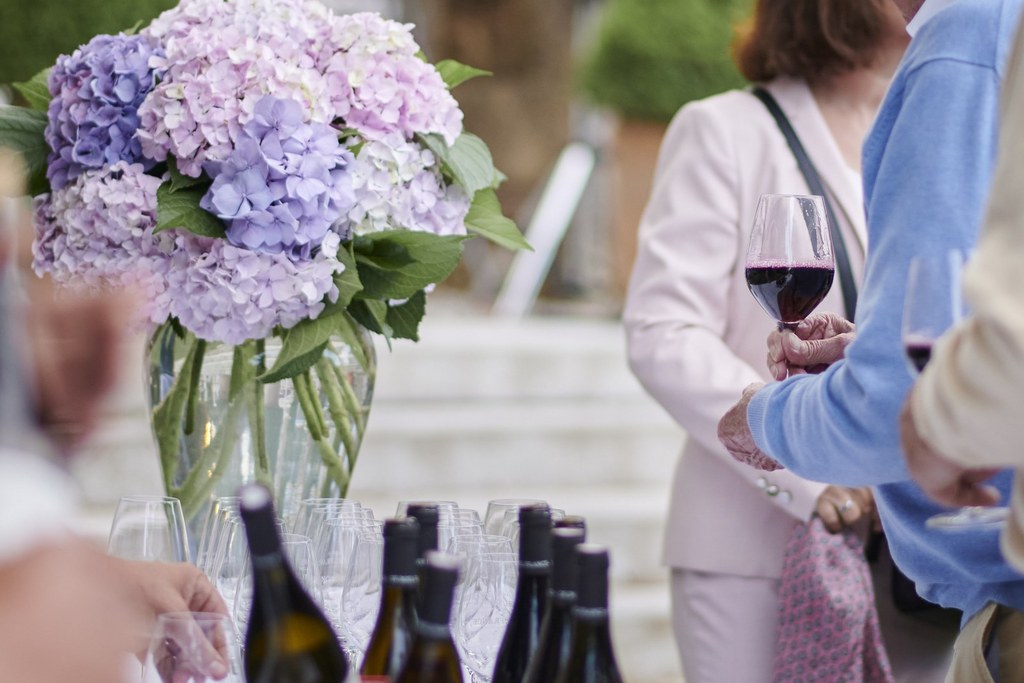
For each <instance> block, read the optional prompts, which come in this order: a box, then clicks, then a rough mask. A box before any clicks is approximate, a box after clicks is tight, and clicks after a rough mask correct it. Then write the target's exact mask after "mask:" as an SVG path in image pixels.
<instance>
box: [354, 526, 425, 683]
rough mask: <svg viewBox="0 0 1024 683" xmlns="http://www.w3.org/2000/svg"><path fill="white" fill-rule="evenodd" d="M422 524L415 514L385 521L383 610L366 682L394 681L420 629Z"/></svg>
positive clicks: (367, 662) (365, 660) (366, 666)
mask: <svg viewBox="0 0 1024 683" xmlns="http://www.w3.org/2000/svg"><path fill="white" fill-rule="evenodd" d="M419 533H420V528H419V524H418V523H417V522H416V520H415V519H413V518H412V517H402V518H399V519H388V520H386V521H385V522H384V567H383V570H382V572H381V584H382V590H381V598H380V611H378V612H377V623H376V624H375V625H374V627H373V634H372V635H371V636H370V643H369V645H367V647H366V655H365V656H364V657H363V666H362V669H361V670H360V674H362V677H363V683H379V682H384V683H390V682H391V681H393V680H394V679H395V677H396V676H397V675H398V672H399V671H400V670H401V668H402V665H403V664H405V659H406V657H408V656H409V647H410V646H411V645H412V639H413V635H414V634H415V629H416V588H417V586H418V585H419V579H418V578H417V573H416V542H417V540H418V539H419Z"/></svg>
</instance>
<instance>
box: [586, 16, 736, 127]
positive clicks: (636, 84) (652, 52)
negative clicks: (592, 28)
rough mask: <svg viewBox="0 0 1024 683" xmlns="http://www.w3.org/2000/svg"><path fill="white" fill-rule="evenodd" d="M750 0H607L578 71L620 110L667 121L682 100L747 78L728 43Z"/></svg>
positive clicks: (597, 98) (596, 98) (595, 95)
mask: <svg viewBox="0 0 1024 683" xmlns="http://www.w3.org/2000/svg"><path fill="white" fill-rule="evenodd" d="M752 4H753V3H752V0H607V3H606V5H605V7H604V9H603V15H602V17H601V19H600V21H599V25H598V28H597V30H596V35H595V36H594V38H593V40H592V43H591V45H590V46H589V47H588V49H587V51H586V54H584V55H583V58H582V61H581V64H580V68H579V70H578V73H577V78H578V82H579V85H580V87H581V89H582V91H583V93H584V94H585V95H586V96H587V97H588V98H589V99H590V100H591V101H593V102H594V103H596V104H599V105H603V106H606V107H608V108H610V109H612V110H614V111H616V112H617V113H619V114H620V115H622V116H623V117H626V118H634V119H643V120H650V121H668V120H669V119H671V118H672V115H673V114H675V113H676V111H677V110H678V109H679V107H681V106H682V105H683V104H685V103H686V102H689V101H690V100H694V99H698V98H701V97H706V96H708V95H712V94H715V93H718V92H721V91H723V90H728V89H729V88H733V87H739V86H742V85H743V84H744V80H743V78H742V77H741V76H740V74H739V72H738V71H737V70H736V67H735V65H734V64H733V62H732V57H731V55H730V54H729V51H728V50H725V49H723V46H727V45H729V44H730V43H731V41H732V35H733V29H734V27H735V25H736V24H737V23H738V22H739V21H741V20H742V19H744V18H745V17H746V16H748V14H749V12H750V8H751V6H752Z"/></svg>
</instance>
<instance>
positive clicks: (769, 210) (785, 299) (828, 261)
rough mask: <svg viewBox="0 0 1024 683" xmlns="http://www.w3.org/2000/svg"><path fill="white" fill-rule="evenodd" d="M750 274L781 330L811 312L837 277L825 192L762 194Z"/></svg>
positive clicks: (757, 294)
mask: <svg viewBox="0 0 1024 683" xmlns="http://www.w3.org/2000/svg"><path fill="white" fill-rule="evenodd" d="M746 277H747V287H748V288H749V289H750V293H751V294H753V295H754V298H755V299H756V300H757V302H758V303H759V304H761V308H763V309H764V311H765V312H766V313H767V314H768V315H770V316H771V317H772V318H773V319H774V320H775V321H776V322H777V323H778V324H779V329H780V330H781V329H783V328H793V327H795V326H796V324H797V323H799V322H800V321H801V320H803V319H804V318H806V317H807V316H808V315H810V313H811V312H812V311H813V310H814V309H815V308H816V307H817V306H818V304H820V303H821V301H822V300H823V299H824V298H825V295H827V294H828V291H829V289H830V288H831V287H832V280H833V279H834V277H835V262H834V260H833V257H832V237H831V234H830V233H829V227H828V218H827V215H826V212H825V203H824V201H823V200H822V198H821V197H818V196H809V195H784V194H763V195H761V198H760V199H759V200H758V202H757V209H756V211H755V213H754V226H753V230H752V232H751V234H750V243H749V246H748V248H747V259H746Z"/></svg>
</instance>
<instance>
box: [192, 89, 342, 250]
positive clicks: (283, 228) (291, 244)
mask: <svg viewBox="0 0 1024 683" xmlns="http://www.w3.org/2000/svg"><path fill="white" fill-rule="evenodd" d="M303 114H304V112H303V110H302V106H301V105H300V104H299V103H298V102H295V101H294V100H287V99H277V98H274V97H271V96H266V97H263V98H262V99H261V100H260V101H259V102H258V103H257V104H256V107H255V109H254V111H253V118H252V120H250V121H249V122H248V123H247V124H246V125H245V126H244V128H243V129H242V131H241V133H240V134H239V135H238V138H237V140H236V143H235V148H234V151H233V152H232V153H231V155H230V156H229V157H228V158H227V159H226V160H224V161H223V162H222V163H220V164H217V165H216V168H214V167H213V166H211V165H208V166H207V168H208V170H209V171H210V175H211V176H213V185H211V186H210V189H209V191H208V192H207V193H206V195H205V196H204V197H203V199H202V201H201V202H200V206H202V208H204V209H206V210H207V211H209V212H211V213H213V214H215V215H217V216H218V217H220V218H221V219H223V220H225V221H226V222H227V224H228V230H227V237H228V241H230V242H231V243H232V244H233V245H235V246H238V247H244V248H246V249H250V250H253V251H259V252H265V253H272V254H277V253H282V252H285V253H289V254H292V255H294V256H297V257H301V258H308V257H309V255H310V253H311V251H312V250H313V249H315V248H316V247H318V246H319V245H320V243H321V242H322V241H323V239H324V238H325V237H326V236H327V234H328V232H329V230H330V228H331V226H332V225H333V224H334V223H335V222H336V221H338V220H339V219H340V218H342V217H343V216H344V215H346V214H347V213H348V211H349V210H350V209H351V208H352V206H353V205H354V204H355V195H354V193H353V190H352V179H351V174H350V173H349V171H348V167H349V166H350V165H351V163H352V153H351V152H349V151H348V150H347V149H345V147H344V146H342V145H341V143H340V142H338V134H337V131H335V130H334V129H333V128H331V127H330V126H328V125H325V124H322V123H305V122H304V121H303Z"/></svg>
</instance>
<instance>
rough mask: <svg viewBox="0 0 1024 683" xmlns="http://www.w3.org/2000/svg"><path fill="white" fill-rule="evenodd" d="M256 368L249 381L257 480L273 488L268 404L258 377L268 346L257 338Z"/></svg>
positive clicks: (263, 366)
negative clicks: (268, 447) (269, 449)
mask: <svg viewBox="0 0 1024 683" xmlns="http://www.w3.org/2000/svg"><path fill="white" fill-rule="evenodd" d="M254 360H255V368H254V372H253V376H252V378H251V379H250V381H249V389H250V390H251V392H252V401H251V402H250V404H249V424H250V426H251V430H252V432H253V434H252V436H253V444H254V447H255V449H256V481H258V482H260V483H261V484H263V485H265V486H267V487H269V488H272V484H273V481H272V480H271V477H270V457H269V456H268V455H267V431H266V421H267V420H266V404H265V401H264V393H263V382H261V381H259V380H258V379H256V378H257V377H259V376H260V375H262V374H263V373H264V372H266V347H265V345H264V341H263V340H262V339H257V340H256V349H255V355H254Z"/></svg>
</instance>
